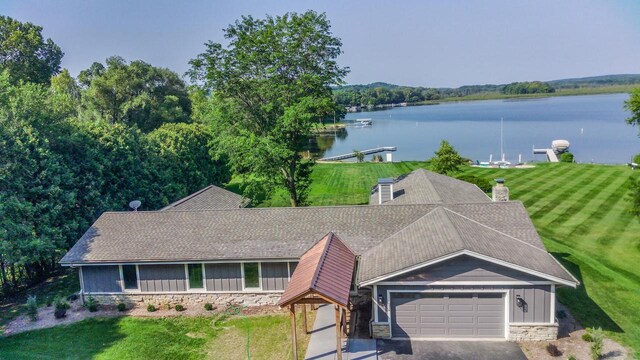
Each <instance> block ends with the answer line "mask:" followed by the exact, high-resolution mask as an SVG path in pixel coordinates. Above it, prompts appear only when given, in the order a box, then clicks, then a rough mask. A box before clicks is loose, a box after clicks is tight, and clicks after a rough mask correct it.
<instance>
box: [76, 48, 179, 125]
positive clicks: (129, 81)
mask: <svg viewBox="0 0 640 360" xmlns="http://www.w3.org/2000/svg"><path fill="white" fill-rule="evenodd" d="M106 65H107V66H106V67H105V66H103V65H102V64H99V63H94V64H93V65H92V66H91V67H90V68H89V69H87V70H84V71H82V72H81V73H80V75H79V76H78V78H79V79H80V83H81V84H82V85H83V86H86V91H85V92H84V93H83V96H82V110H83V111H82V117H83V118H85V119H101V120H105V121H108V122H109V123H111V124H115V123H124V124H127V125H129V126H133V125H136V126H138V127H139V128H140V129H141V130H142V131H144V132H149V131H151V130H153V129H156V128H158V127H160V126H161V125H162V124H164V123H176V122H188V121H189V115H190V114H191V102H190V101H189V95H188V93H187V88H186V85H185V83H184V81H182V79H180V77H179V76H178V75H177V74H176V73H174V72H172V71H170V70H168V69H163V68H157V67H154V66H151V65H149V64H147V63H145V62H143V61H139V60H138V61H133V62H131V63H129V64H128V63H127V62H126V61H125V60H124V59H122V58H121V57H117V56H114V57H110V58H108V59H107V61H106Z"/></svg>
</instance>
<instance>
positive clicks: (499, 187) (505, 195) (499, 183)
mask: <svg viewBox="0 0 640 360" xmlns="http://www.w3.org/2000/svg"><path fill="white" fill-rule="evenodd" d="M491 199H492V200H493V201H509V188H508V187H506V186H504V179H502V178H500V179H496V185H495V186H494V187H493V188H492V189H491Z"/></svg>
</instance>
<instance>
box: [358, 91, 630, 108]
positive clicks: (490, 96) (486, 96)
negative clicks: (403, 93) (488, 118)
mask: <svg viewBox="0 0 640 360" xmlns="http://www.w3.org/2000/svg"><path fill="white" fill-rule="evenodd" d="M636 88H640V84H639V85H621V86H607V87H602V88H581V89H560V90H557V91H555V92H552V93H541V94H521V95H520V94H518V95H507V94H500V93H478V94H474V95H467V96H462V97H450V98H445V99H440V100H425V101H419V102H414V103H407V104H406V106H423V105H439V104H442V103H455V102H470V101H484V100H535V99H546V98H551V97H563V96H585V95H614V94H629V93H630V92H631V91H632V90H633V89H636ZM375 106H377V107H375ZM375 106H374V108H372V109H367V108H363V109H362V110H360V111H349V112H347V113H351V114H352V113H363V112H375V111H382V110H389V109H393V108H396V107H401V106H400V105H396V104H394V105H391V104H385V105H375Z"/></svg>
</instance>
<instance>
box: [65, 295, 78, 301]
mask: <svg viewBox="0 0 640 360" xmlns="http://www.w3.org/2000/svg"><path fill="white" fill-rule="evenodd" d="M76 300H78V294H71V295H69V296H67V301H76Z"/></svg>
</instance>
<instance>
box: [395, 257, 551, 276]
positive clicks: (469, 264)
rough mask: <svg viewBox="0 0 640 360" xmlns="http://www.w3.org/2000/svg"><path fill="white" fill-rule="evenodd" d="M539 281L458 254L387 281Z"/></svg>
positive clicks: (521, 273) (499, 266)
mask: <svg viewBox="0 0 640 360" xmlns="http://www.w3.org/2000/svg"><path fill="white" fill-rule="evenodd" d="M514 280H516V281H540V280H544V279H541V278H539V277H536V276H533V275H530V274H526V273H523V272H521V271H517V270H514V269H510V268H508V267H505V266H501V265H498V264H494V263H491V262H488V261H485V260H480V259H476V258H474V257H472V256H467V255H463V256H458V257H456V258H453V259H451V260H447V261H444V262H441V263H439V264H435V265H432V266H429V267H426V268H422V269H419V270H415V271H412V272H409V273H407V274H403V275H399V276H397V277H394V278H392V279H389V280H388V281H514Z"/></svg>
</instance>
